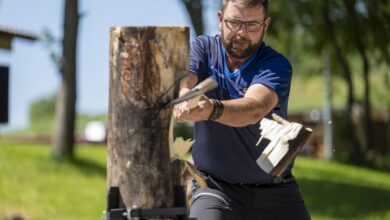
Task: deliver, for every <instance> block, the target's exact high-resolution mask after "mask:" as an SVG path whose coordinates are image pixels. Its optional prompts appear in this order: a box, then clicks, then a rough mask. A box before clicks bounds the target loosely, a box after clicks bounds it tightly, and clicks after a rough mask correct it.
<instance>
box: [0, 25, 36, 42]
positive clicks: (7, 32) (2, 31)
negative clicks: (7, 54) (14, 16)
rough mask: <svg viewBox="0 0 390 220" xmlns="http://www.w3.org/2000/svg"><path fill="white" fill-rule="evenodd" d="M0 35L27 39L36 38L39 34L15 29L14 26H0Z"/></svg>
mask: <svg viewBox="0 0 390 220" xmlns="http://www.w3.org/2000/svg"><path fill="white" fill-rule="evenodd" d="M0 36H2V37H3V36H4V37H19V38H23V39H27V40H37V39H38V38H39V36H38V35H37V34H34V33H32V32H28V31H22V30H17V29H15V28H10V27H5V26H0Z"/></svg>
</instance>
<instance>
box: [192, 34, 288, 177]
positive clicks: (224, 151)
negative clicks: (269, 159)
mask: <svg viewBox="0 0 390 220" xmlns="http://www.w3.org/2000/svg"><path fill="white" fill-rule="evenodd" d="M225 54H226V51H225V48H224V46H223V44H222V41H221V36H220V35H216V36H214V37H210V36H199V37H197V38H196V39H195V40H194V42H193V43H192V45H191V51H190V68H189V71H190V72H192V73H194V74H196V75H197V76H198V79H199V80H198V82H200V81H202V80H204V79H206V78H207V77H209V76H214V77H215V78H216V79H217V81H218V84H219V85H218V87H217V88H216V89H214V90H213V91H210V92H208V93H207V94H206V95H207V96H208V97H209V98H213V99H219V100H229V99H237V98H241V97H243V96H244V94H245V92H246V90H247V89H248V88H249V87H250V86H251V85H253V84H263V85H265V86H267V87H269V88H270V89H272V90H273V91H275V92H276V94H277V95H278V96H279V103H278V104H277V106H276V107H275V108H274V109H273V110H272V112H275V113H276V114H278V115H280V116H282V117H284V118H287V105H288V97H289V93H290V83H291V76H292V67H291V65H290V63H289V61H288V60H287V59H286V58H285V57H284V56H283V55H281V54H279V53H277V52H276V51H275V50H273V49H272V48H271V47H269V46H267V45H266V44H265V43H262V45H261V46H260V48H259V49H258V50H257V52H256V53H255V54H254V55H252V56H251V57H250V58H249V59H248V60H247V61H246V62H245V63H244V64H243V65H242V66H241V67H240V68H239V69H238V70H237V71H235V72H233V73H232V72H230V71H229V69H228V68H227V65H226V56H225ZM237 117H240V116H239V115H237ZM259 137H260V131H259V123H255V124H253V125H248V126H246V127H230V126H227V125H223V124H221V123H218V122H214V121H201V122H196V123H195V128H194V139H195V144H194V146H193V149H192V156H193V159H194V162H195V164H196V165H197V166H198V168H199V169H200V170H201V171H203V172H206V173H208V174H210V175H212V176H214V177H216V178H218V179H221V180H224V181H226V182H230V183H239V182H244V183H256V182H260V181H264V180H267V179H270V178H271V177H270V176H269V175H268V174H267V173H265V172H264V171H263V170H262V169H261V168H260V167H259V166H258V165H257V163H256V160H257V159H258V157H259V156H260V154H261V152H262V151H263V150H264V149H263V148H262V147H257V146H256V143H257V141H258V139H259ZM291 167H292V166H290V169H291Z"/></svg>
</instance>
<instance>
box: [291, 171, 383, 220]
mask: <svg viewBox="0 0 390 220" xmlns="http://www.w3.org/2000/svg"><path fill="white" fill-rule="evenodd" d="M298 181H299V184H300V186H301V190H302V193H303V196H304V199H305V203H306V205H307V207H308V209H309V211H310V212H311V213H312V214H315V215H320V216H327V217H330V218H332V219H333V218H336V219H340V218H342V219H344V218H353V219H355V218H360V219H362V218H364V217H365V216H383V215H385V213H386V212H389V209H390V207H389V204H390V189H389V190H385V189H380V188H374V187H368V186H358V185H351V184H346V183H335V182H326V181H320V180H311V179H303V178H300V179H299V180H298ZM357 184H358V183H357Z"/></svg>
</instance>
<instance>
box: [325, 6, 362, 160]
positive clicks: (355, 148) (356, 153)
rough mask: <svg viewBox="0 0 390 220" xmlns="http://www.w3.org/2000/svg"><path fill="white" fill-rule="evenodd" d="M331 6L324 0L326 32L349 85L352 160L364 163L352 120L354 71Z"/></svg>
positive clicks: (349, 131) (348, 114)
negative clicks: (340, 41)
mask: <svg viewBox="0 0 390 220" xmlns="http://www.w3.org/2000/svg"><path fill="white" fill-rule="evenodd" d="M329 11H330V6H329V0H325V1H324V7H323V10H322V15H323V18H324V21H325V27H327V30H326V33H327V34H328V37H329V40H330V42H331V44H332V45H333V48H334V51H335V53H336V57H337V59H338V61H339V63H340V65H341V67H342V69H343V74H344V79H345V81H346V82H347V86H348V98H347V124H348V127H349V128H351V129H348V131H347V132H348V134H347V135H348V136H349V137H351V142H352V143H351V149H352V152H351V155H350V157H351V158H350V160H351V161H352V162H354V163H357V164H359V163H362V162H363V161H364V154H363V152H362V149H361V146H360V144H359V141H358V140H357V136H356V128H355V125H354V123H353V120H352V114H353V113H352V106H353V104H354V102H355V98H354V86H353V81H352V73H351V68H350V66H349V64H348V60H347V58H346V56H345V55H344V53H343V51H342V49H341V47H340V45H339V43H338V42H337V39H336V34H335V29H334V25H333V22H332V21H331V19H330V16H329Z"/></svg>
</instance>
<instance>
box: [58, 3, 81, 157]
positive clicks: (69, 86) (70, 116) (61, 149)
mask: <svg viewBox="0 0 390 220" xmlns="http://www.w3.org/2000/svg"><path fill="white" fill-rule="evenodd" d="M78 23H79V12H78V0H65V11H64V38H63V43H62V59H61V63H60V75H61V85H60V89H59V92H58V96H57V97H58V98H57V103H56V126H55V132H54V142H53V156H54V158H55V159H57V160H61V159H64V158H69V159H71V158H73V156H74V131H75V117H76V55H77V52H76V50H77V32H78Z"/></svg>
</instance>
